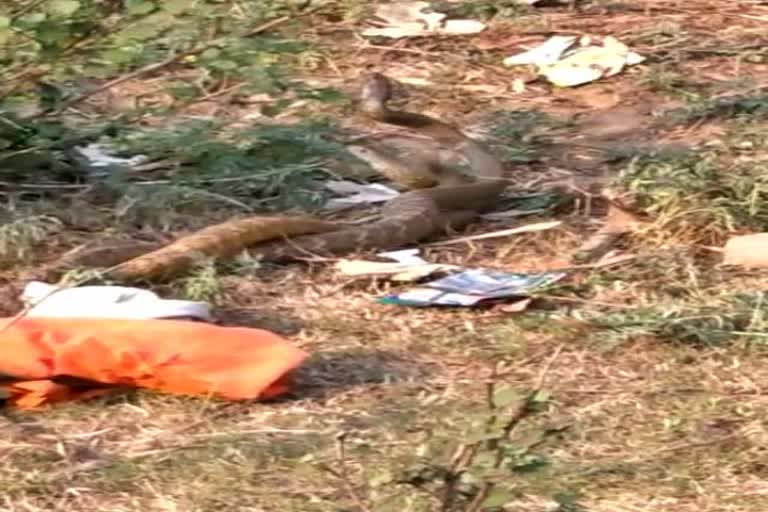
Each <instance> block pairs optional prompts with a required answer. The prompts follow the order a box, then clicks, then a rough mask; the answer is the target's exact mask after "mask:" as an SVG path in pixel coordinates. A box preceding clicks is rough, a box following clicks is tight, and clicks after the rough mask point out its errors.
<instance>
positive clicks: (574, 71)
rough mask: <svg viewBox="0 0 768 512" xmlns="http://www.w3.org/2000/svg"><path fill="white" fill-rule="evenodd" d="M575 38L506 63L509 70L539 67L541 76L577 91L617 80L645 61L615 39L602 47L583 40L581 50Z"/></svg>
mask: <svg viewBox="0 0 768 512" xmlns="http://www.w3.org/2000/svg"><path fill="white" fill-rule="evenodd" d="M576 41H577V38H576V37H573V36H554V37H551V38H550V39H548V40H547V41H545V42H544V43H543V44H541V45H540V46H538V47H536V48H534V49H532V50H529V51H527V52H524V53H521V54H518V55H513V56H510V57H507V58H506V59H504V61H503V62H504V64H505V65H507V66H519V65H530V64H532V65H535V66H537V68H538V72H539V74H540V75H542V76H544V77H545V78H547V80H549V81H550V82H551V83H553V84H555V85H557V86H559V87H574V86H577V85H582V84H585V83H588V82H593V81H595V80H598V79H600V78H603V77H609V76H614V75H616V74H618V73H620V72H621V71H622V70H623V69H624V68H625V67H627V66H634V65H636V64H640V63H641V62H643V61H645V57H643V56H642V55H640V54H638V53H636V52H633V51H632V50H630V49H629V47H628V46H627V45H625V44H624V43H622V42H621V41H619V40H618V39H616V38H615V37H613V36H608V37H605V38H604V39H603V45H602V46H595V45H592V44H591V43H590V40H589V38H582V39H581V40H580V41H579V44H580V45H581V46H580V47H578V48H575V49H570V48H571V47H572V46H573V45H574V44H575V43H576Z"/></svg>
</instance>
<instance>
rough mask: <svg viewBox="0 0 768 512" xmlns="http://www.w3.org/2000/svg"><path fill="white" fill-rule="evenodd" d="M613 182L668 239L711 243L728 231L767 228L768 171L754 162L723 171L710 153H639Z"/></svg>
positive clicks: (660, 233) (658, 231) (714, 156)
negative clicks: (639, 155)
mask: <svg viewBox="0 0 768 512" xmlns="http://www.w3.org/2000/svg"><path fill="white" fill-rule="evenodd" d="M617 183H618V184H619V185H620V186H621V187H623V188H626V189H627V190H628V191H629V192H631V193H632V194H633V198H634V200H635V201H636V202H637V206H638V207H639V208H641V209H643V210H644V211H645V212H647V213H648V214H650V215H651V216H652V217H654V218H655V228H657V229H654V233H656V234H657V235H661V236H662V238H664V239H667V240H669V239H673V238H676V239H678V240H680V239H687V240H690V241H700V242H704V243H714V242H716V241H719V240H722V238H723V236H724V235H725V233H726V232H729V231H734V230H761V229H765V228H766V227H768V212H766V211H765V209H763V208H761V206H760V205H761V204H764V201H765V200H766V197H768V195H767V194H768V175H766V174H765V172H763V169H762V168H760V167H757V168H756V167H754V166H741V167H734V168H731V169H728V171H727V172H724V171H723V170H721V169H720V168H719V166H718V164H717V155H715V154H713V153H705V154H703V155H699V154H688V155H683V156H679V155H678V156H672V157H670V158H665V159H660V158H658V157H656V156H653V155H651V156H644V157H638V158H635V159H633V160H632V161H631V162H630V163H629V165H628V166H627V167H626V168H624V169H623V170H622V171H621V173H620V175H619V177H618V179H617ZM661 231H663V233H662V232H661Z"/></svg>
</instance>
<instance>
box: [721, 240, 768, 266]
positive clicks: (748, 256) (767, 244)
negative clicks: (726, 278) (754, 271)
mask: <svg viewBox="0 0 768 512" xmlns="http://www.w3.org/2000/svg"><path fill="white" fill-rule="evenodd" d="M723 263H724V264H725V265H738V266H741V267H747V268H768V233H756V234H752V235H743V236H735V237H733V238H731V239H730V240H728V242H726V244H725V247H724V248H723Z"/></svg>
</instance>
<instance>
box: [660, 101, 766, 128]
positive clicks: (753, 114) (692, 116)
mask: <svg viewBox="0 0 768 512" xmlns="http://www.w3.org/2000/svg"><path fill="white" fill-rule="evenodd" d="M766 115H768V94H754V95H742V96H726V97H721V98H716V99H702V100H701V101H696V102H693V103H691V104H690V105H687V106H685V107H681V108H677V109H672V110H669V111H667V112H664V113H662V115H661V117H662V120H663V121H664V120H666V121H669V122H671V123H675V124H690V123H695V122H699V121H709V120H712V119H730V120H739V119H757V118H763V117H765V116H766Z"/></svg>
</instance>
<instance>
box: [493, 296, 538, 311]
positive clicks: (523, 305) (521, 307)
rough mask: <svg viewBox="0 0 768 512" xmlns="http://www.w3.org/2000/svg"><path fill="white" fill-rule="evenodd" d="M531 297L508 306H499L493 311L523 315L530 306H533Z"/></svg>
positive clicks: (507, 304)
mask: <svg viewBox="0 0 768 512" xmlns="http://www.w3.org/2000/svg"><path fill="white" fill-rule="evenodd" d="M531 300H533V299H531V298H530V297H526V298H525V299H522V300H518V301H515V302H510V303H506V304H499V305H497V306H496V307H494V308H493V309H495V310H496V311H502V312H504V313H522V312H523V311H525V310H526V309H528V306H529V305H530V304H531Z"/></svg>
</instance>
